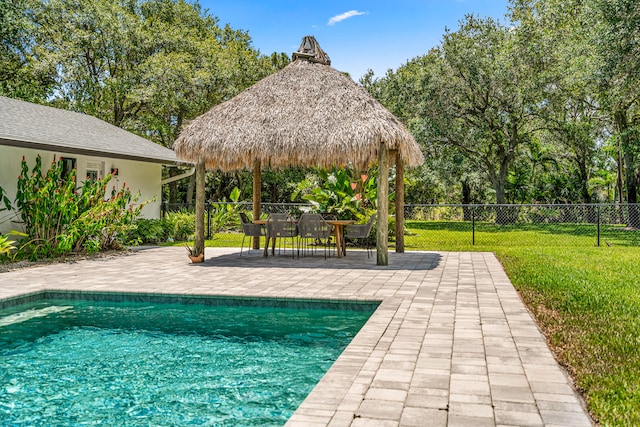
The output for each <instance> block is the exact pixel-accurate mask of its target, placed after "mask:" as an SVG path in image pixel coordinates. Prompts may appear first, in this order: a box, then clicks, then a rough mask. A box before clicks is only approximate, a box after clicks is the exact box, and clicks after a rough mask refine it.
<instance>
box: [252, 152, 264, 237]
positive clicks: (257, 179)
mask: <svg viewBox="0 0 640 427" xmlns="http://www.w3.org/2000/svg"><path fill="white" fill-rule="evenodd" d="M261 187H262V181H261V175H260V160H257V159H256V160H254V161H253V219H260V209H261V207H260V198H261V196H260V193H261V191H260V189H261ZM253 249H260V236H254V237H253Z"/></svg>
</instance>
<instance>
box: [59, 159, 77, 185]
mask: <svg viewBox="0 0 640 427" xmlns="http://www.w3.org/2000/svg"><path fill="white" fill-rule="evenodd" d="M60 161H61V162H62V174H61V176H60V179H62V180H63V181H66V180H67V178H68V177H69V175H70V174H71V171H72V170H74V169H75V168H76V159H74V158H72V157H60Z"/></svg>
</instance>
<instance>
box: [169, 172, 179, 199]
mask: <svg viewBox="0 0 640 427" xmlns="http://www.w3.org/2000/svg"><path fill="white" fill-rule="evenodd" d="M168 169H169V177H170V178H173V177H174V176H176V175H178V173H179V171H178V170H177V168H168ZM169 203H178V182H177V181H173V182H170V183H169Z"/></svg>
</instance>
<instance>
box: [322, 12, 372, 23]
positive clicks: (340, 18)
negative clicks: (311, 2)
mask: <svg viewBox="0 0 640 427" xmlns="http://www.w3.org/2000/svg"><path fill="white" fill-rule="evenodd" d="M366 14H367V12H360V11H359V10H350V11H348V12H345V13H341V14H340V15H336V16H334V17H332V18H331V19H329V22H327V25H334V24H337V23H338V22H341V21H344V20H345V19H349V18H351V17H352V16H358V15H366Z"/></svg>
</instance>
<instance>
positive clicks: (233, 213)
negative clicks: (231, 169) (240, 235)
mask: <svg viewBox="0 0 640 427" xmlns="http://www.w3.org/2000/svg"><path fill="white" fill-rule="evenodd" d="M229 198H230V199H231V201H232V202H234V203H227V201H226V200H225V199H223V201H222V203H213V204H212V205H211V210H210V214H211V229H212V231H213V232H215V233H221V232H222V233H224V232H227V231H235V230H238V228H239V227H240V214H239V212H240V210H241V209H243V206H242V205H240V204H235V203H237V202H238V200H240V189H239V188H238V187H235V188H234V189H233V190H232V191H231V194H230V195H229Z"/></svg>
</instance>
